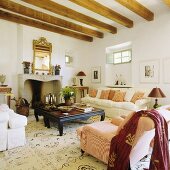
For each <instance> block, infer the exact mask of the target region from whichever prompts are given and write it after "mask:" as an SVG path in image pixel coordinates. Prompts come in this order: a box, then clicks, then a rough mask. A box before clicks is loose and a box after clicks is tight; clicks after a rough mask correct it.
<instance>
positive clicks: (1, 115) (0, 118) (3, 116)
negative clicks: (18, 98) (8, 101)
mask: <svg viewBox="0 0 170 170" xmlns="http://www.w3.org/2000/svg"><path fill="white" fill-rule="evenodd" d="M8 120H9V114H8V112H6V111H5V112H2V111H0V123H1V122H7V121H8Z"/></svg>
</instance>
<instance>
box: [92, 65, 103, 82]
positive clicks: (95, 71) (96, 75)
mask: <svg viewBox="0 0 170 170" xmlns="http://www.w3.org/2000/svg"><path fill="white" fill-rule="evenodd" d="M100 74H101V73H100V66H99V67H92V71H91V81H92V83H100V81H101V75H100Z"/></svg>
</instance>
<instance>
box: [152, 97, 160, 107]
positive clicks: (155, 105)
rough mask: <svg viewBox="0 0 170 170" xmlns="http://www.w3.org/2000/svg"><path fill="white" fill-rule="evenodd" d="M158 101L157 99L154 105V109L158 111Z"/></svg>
mask: <svg viewBox="0 0 170 170" xmlns="http://www.w3.org/2000/svg"><path fill="white" fill-rule="evenodd" d="M158 106H159V105H158V99H155V104H154V105H153V108H154V109H156V108H157V107H158Z"/></svg>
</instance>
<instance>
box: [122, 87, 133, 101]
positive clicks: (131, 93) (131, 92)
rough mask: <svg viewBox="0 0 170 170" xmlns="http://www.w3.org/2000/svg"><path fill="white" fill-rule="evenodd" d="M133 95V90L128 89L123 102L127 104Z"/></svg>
mask: <svg viewBox="0 0 170 170" xmlns="http://www.w3.org/2000/svg"><path fill="white" fill-rule="evenodd" d="M134 94H135V90H134V89H132V88H130V89H128V90H127V92H126V94H125V98H124V100H125V101H127V102H130V101H131V99H132V97H133V95H134Z"/></svg>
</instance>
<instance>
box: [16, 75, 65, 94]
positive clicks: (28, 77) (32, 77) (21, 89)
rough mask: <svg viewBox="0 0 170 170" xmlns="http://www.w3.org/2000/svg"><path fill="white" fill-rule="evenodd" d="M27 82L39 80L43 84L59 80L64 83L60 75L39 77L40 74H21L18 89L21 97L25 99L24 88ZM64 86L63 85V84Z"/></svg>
mask: <svg viewBox="0 0 170 170" xmlns="http://www.w3.org/2000/svg"><path fill="white" fill-rule="evenodd" d="M27 80H37V81H42V82H49V81H55V80H58V81H60V83H61V82H62V76H59V75H38V74H19V75H18V83H19V84H18V85H19V86H18V87H19V91H18V92H19V97H24V95H23V94H24V86H25V82H26V81H27ZM61 84H62V83H61Z"/></svg>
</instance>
